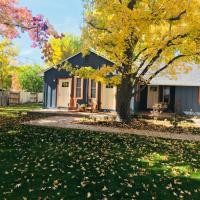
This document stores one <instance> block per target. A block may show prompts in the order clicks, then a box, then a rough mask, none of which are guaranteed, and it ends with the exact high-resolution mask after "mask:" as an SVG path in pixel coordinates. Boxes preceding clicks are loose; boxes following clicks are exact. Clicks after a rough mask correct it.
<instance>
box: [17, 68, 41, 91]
mask: <svg viewBox="0 0 200 200" xmlns="http://www.w3.org/2000/svg"><path fill="white" fill-rule="evenodd" d="M41 72H42V68H41V67H40V66H38V65H33V66H31V65H30V66H23V67H22V68H21V69H20V70H19V73H18V78H19V83H20V86H21V88H22V89H23V90H25V91H27V92H42V91H43V78H42V77H41V76H40V73H41Z"/></svg>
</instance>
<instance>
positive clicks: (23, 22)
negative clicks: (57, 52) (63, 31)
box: [0, 0, 56, 47]
mask: <svg viewBox="0 0 200 200" xmlns="http://www.w3.org/2000/svg"><path fill="white" fill-rule="evenodd" d="M24 31H27V32H28V33H29V36H30V38H31V40H32V41H33V44H32V47H37V46H39V47H42V46H43V44H45V43H46V41H47V40H48V37H49V36H50V35H56V32H55V31H54V29H53V27H52V26H51V25H50V24H49V22H48V20H47V19H45V18H44V17H43V16H42V15H37V16H33V15H32V13H31V11H30V10H29V9H28V8H26V7H20V6H19V4H18V0H0V36H2V37H7V38H9V39H14V38H16V37H18V36H19V34H20V32H24Z"/></svg>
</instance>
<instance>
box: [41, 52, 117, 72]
mask: <svg viewBox="0 0 200 200" xmlns="http://www.w3.org/2000/svg"><path fill="white" fill-rule="evenodd" d="M90 54H94V55H95V56H96V57H99V58H101V59H103V60H105V61H106V62H107V63H109V64H111V65H114V62H112V61H110V60H108V59H107V58H105V57H104V56H102V55H99V54H98V53H96V52H95V51H94V50H91V49H90V50H89V54H88V55H86V56H89V55H90ZM79 55H81V56H82V52H79V53H77V54H75V55H73V56H70V57H69V58H66V59H64V60H63V61H62V62H60V63H59V64H58V65H63V64H64V63H65V62H70V61H71V60H73V59H74V58H76V57H77V56H79ZM86 56H84V57H86ZM58 65H53V66H51V67H49V68H48V69H46V70H45V71H44V73H45V72H47V71H49V70H50V69H52V68H56V66H58ZM80 67H81V66H80Z"/></svg>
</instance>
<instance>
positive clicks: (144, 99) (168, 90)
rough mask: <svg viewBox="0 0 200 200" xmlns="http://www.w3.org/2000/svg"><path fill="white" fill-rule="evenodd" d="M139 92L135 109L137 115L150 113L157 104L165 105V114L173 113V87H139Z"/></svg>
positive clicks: (174, 107) (174, 106)
mask: <svg viewBox="0 0 200 200" xmlns="http://www.w3.org/2000/svg"><path fill="white" fill-rule="evenodd" d="M139 87H140V88H141V92H140V93H139V95H138V96H137V98H136V100H135V101H136V109H137V111H138V112H139V113H150V111H152V110H153V109H154V107H155V106H156V105H158V104H163V105H166V108H165V109H164V111H165V112H166V113H174V112H175V109H176V105H175V86H167V85H166V86H165V85H163V86H161V85H148V86H147V87H145V89H142V87H143V86H139Z"/></svg>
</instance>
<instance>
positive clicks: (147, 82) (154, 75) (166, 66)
mask: <svg viewBox="0 0 200 200" xmlns="http://www.w3.org/2000/svg"><path fill="white" fill-rule="evenodd" d="M186 56H188V55H178V56H175V57H174V58H172V59H171V60H170V61H169V62H168V63H167V64H166V65H164V66H163V67H162V68H160V69H159V70H157V71H156V72H155V73H154V74H153V75H152V76H150V77H149V79H148V80H147V81H144V82H143V83H144V85H143V86H142V88H140V89H138V90H136V91H134V93H133V94H132V95H133V96H135V95H136V94H137V93H138V92H141V91H142V90H144V89H145V88H146V86H147V85H148V84H150V82H151V80H152V79H153V78H155V77H156V76H157V75H158V74H159V73H161V72H162V71H163V70H165V69H167V68H168V67H169V65H171V64H173V63H174V62H175V61H176V60H178V59H180V58H182V57H186ZM139 79H140V78H139Z"/></svg>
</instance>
